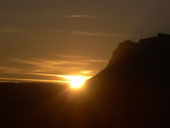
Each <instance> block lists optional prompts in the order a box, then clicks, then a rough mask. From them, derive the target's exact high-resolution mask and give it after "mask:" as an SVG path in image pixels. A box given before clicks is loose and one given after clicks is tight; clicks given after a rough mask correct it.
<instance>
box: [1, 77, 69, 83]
mask: <svg viewBox="0 0 170 128" xmlns="http://www.w3.org/2000/svg"><path fill="white" fill-rule="evenodd" d="M0 81H1V82H2V81H5V82H8V81H9V82H10V81H15V82H55V83H58V82H60V83H67V81H65V80H44V79H24V78H0Z"/></svg>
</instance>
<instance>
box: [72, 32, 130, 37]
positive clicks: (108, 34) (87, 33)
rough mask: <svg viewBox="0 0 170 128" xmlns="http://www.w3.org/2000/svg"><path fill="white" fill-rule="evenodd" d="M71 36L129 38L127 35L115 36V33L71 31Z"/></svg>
mask: <svg viewBox="0 0 170 128" xmlns="http://www.w3.org/2000/svg"><path fill="white" fill-rule="evenodd" d="M71 33H73V34H78V35H82V36H104V37H130V36H131V35H128V34H115V33H99V32H88V31H71Z"/></svg>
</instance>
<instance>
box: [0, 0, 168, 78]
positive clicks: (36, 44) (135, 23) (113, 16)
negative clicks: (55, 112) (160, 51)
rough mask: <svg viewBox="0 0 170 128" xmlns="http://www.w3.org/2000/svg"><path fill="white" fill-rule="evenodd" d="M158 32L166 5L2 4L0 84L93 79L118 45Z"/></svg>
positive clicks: (115, 1)
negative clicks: (79, 77) (77, 77)
mask: <svg viewBox="0 0 170 128" xmlns="http://www.w3.org/2000/svg"><path fill="white" fill-rule="evenodd" d="M158 32H164V33H170V1H169V0H103V1H102V0H90V1H88V0H0V81H46V80H51V81H63V79H62V78H60V77H58V76H57V75H87V76H93V75H94V74H96V73H97V72H99V71H100V70H102V69H103V68H104V67H105V66H106V65H107V62H108V60H109V58H110V57H111V54H112V51H113V50H114V49H115V48H116V46H117V45H118V44H119V43H120V42H122V41H124V40H126V39H131V40H137V39H139V38H143V37H147V36H153V35H155V34H156V33H158Z"/></svg>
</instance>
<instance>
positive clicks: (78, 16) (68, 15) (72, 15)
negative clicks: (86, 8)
mask: <svg viewBox="0 0 170 128" xmlns="http://www.w3.org/2000/svg"><path fill="white" fill-rule="evenodd" d="M44 14H45V15H48V16H54V17H63V18H95V16H93V15H90V14H57V13H55V12H49V11H47V12H44Z"/></svg>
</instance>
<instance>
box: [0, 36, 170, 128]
mask: <svg viewBox="0 0 170 128" xmlns="http://www.w3.org/2000/svg"><path fill="white" fill-rule="evenodd" d="M169 59H170V35H168V34H161V33H160V34H158V35H157V36H155V37H150V38H146V39H140V40H139V42H133V41H130V40H127V41H124V42H122V43H120V44H119V46H118V47H117V48H116V49H115V50H114V51H113V55H112V57H111V59H110V61H109V63H108V65H107V66H106V68H105V69H104V70H102V71H101V72H99V73H98V74H97V75H95V76H94V77H93V78H91V79H90V80H88V81H87V83H86V85H85V87H84V88H83V89H82V90H79V91H75V92H74V91H73V92H72V91H71V90H70V89H69V88H68V87H67V86H61V85H57V84H50V83H18V84H17V83H0V117H1V123H0V127H1V128H15V127H16V128H38V127H41V128H47V127H48V128H54V127H59V128H157V127H159V128H162V127H169V114H170V113H169V108H170V103H169V99H170V93H169V92H170V87H169V85H170V82H169V76H170V66H169V65H170V61H169Z"/></svg>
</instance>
